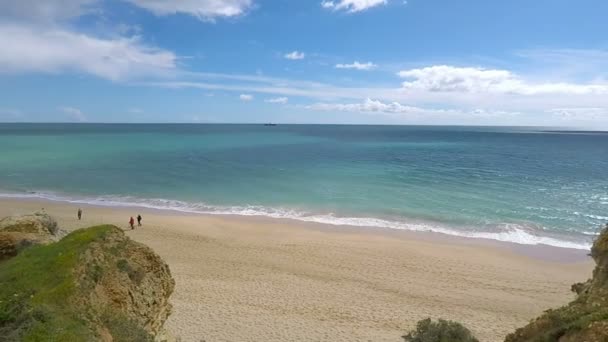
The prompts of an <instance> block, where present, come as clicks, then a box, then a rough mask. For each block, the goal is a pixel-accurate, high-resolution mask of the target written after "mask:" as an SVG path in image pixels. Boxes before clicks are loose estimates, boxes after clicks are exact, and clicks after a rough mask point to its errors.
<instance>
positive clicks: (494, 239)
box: [0, 193, 594, 252]
mask: <svg viewBox="0 0 608 342" xmlns="http://www.w3.org/2000/svg"><path fill="white" fill-rule="evenodd" d="M0 200H9V201H11V200H19V201H20V200H23V201H40V202H55V203H64V204H71V205H78V206H91V207H102V208H114V209H120V208H137V209H140V210H152V211H158V212H163V213H164V212H167V213H174V214H178V215H201V216H210V217H214V216H216V217H226V218H234V219H244V220H248V219H254V220H271V221H272V220H285V221H287V222H289V223H291V224H296V225H308V226H311V227H325V228H326V229H346V230H348V229H362V230H370V231H371V230H374V231H377V232H393V231H401V232H407V233H414V234H416V235H421V236H424V235H429V236H437V237H439V238H448V239H452V240H456V241H460V240H465V241H466V240H473V241H478V240H479V241H485V242H487V243H500V244H502V243H504V244H507V245H518V246H519V247H518V249H524V250H527V249H528V247H538V248H549V249H551V248H559V249H573V250H581V251H586V252H588V251H589V250H590V249H591V244H592V241H593V239H594V236H593V235H587V234H585V235H586V237H587V238H588V240H587V241H586V242H581V241H578V242H574V241H570V240H566V239H561V238H558V237H557V235H554V236H550V235H537V234H533V233H529V232H527V231H526V230H524V229H522V228H515V229H514V230H513V231H510V232H484V231H478V232H475V231H471V230H463V231H461V230H460V229H454V228H449V226H445V227H444V226H439V225H437V226H434V223H432V222H424V221H412V222H409V223H405V222H399V221H389V220H385V219H377V218H368V217H333V219H335V220H338V222H329V221H327V219H325V218H324V215H316V216H315V215H312V216H310V217H306V216H303V217H289V216H285V215H280V214H279V215H276V213H261V212H260V213H255V212H254V213H250V212H247V213H237V212H235V213H230V212H217V213H216V212H205V211H197V210H196V209H191V208H188V207H185V208H177V207H171V206H166V207H162V206H160V205H156V204H149V203H146V202H145V199H144V202H123V201H120V200H112V199H110V200H108V201H105V200H103V199H102V200H95V199H86V198H84V199H78V198H69V197H61V196H56V195H53V194H52V193H51V194H43V193H27V194H19V193H15V194H11V193H0ZM135 200H137V199H135ZM158 200H161V201H168V202H175V203H179V204H185V205H188V203H187V202H182V201H179V200H175V201H171V200H162V199H158ZM193 205H196V204H193ZM209 207H210V208H220V207H214V206H209ZM226 208H233V207H226ZM234 208H237V207H234ZM275 215H276V216H275ZM340 220H342V221H344V222H340ZM350 220H355V221H358V220H372V221H377V222H380V223H381V224H380V225H378V224H365V223H363V224H362V223H361V222H355V223H353V222H349V221H350ZM374 223H376V222H374ZM382 223H384V225H382ZM394 224H397V225H399V227H394V226H393V225H394ZM402 227H407V228H402ZM421 227H422V228H421ZM521 246H524V247H521Z"/></svg>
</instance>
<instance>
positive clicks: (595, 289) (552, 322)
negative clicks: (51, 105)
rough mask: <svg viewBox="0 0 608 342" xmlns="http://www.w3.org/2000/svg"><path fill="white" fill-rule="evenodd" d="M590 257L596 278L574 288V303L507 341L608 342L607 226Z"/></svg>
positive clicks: (540, 319) (573, 286)
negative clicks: (575, 294)
mask: <svg viewBox="0 0 608 342" xmlns="http://www.w3.org/2000/svg"><path fill="white" fill-rule="evenodd" d="M591 257H593V260H595V263H596V266H595V269H594V270H593V277H592V278H591V279H589V280H588V281H587V282H585V283H579V284H574V285H572V291H574V292H576V293H577V295H578V296H577V298H576V299H575V300H574V301H573V302H571V303H570V304H568V305H566V306H564V307H561V308H559V309H555V310H548V311H546V312H545V313H544V314H543V315H542V316H540V317H539V318H537V319H535V320H534V321H532V322H530V324H528V325H527V326H525V327H523V328H520V329H518V330H517V331H516V332H515V333H513V334H511V335H509V336H507V338H506V340H505V341H506V342H533V341H545V342H550V341H557V342H574V341H586V342H605V341H608V225H606V228H604V230H603V231H602V233H601V234H600V235H599V236H598V238H597V240H596V241H595V243H594V244H593V247H592V248H591Z"/></svg>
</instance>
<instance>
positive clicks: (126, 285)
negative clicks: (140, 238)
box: [76, 227, 175, 337]
mask: <svg viewBox="0 0 608 342" xmlns="http://www.w3.org/2000/svg"><path fill="white" fill-rule="evenodd" d="M76 276H77V282H78V284H79V286H80V287H81V289H82V293H85V295H84V296H82V297H78V298H76V300H77V301H80V302H81V303H79V304H80V305H86V306H88V307H89V308H90V311H91V312H92V313H93V315H94V317H95V320H96V321H97V322H96V325H98V326H99V327H101V328H100V329H99V330H100V331H98V332H99V334H100V336H102V337H103V336H108V335H113V334H114V333H115V332H113V331H112V327H111V324H109V323H108V319H112V317H110V318H108V317H104V315H106V314H107V313H110V312H111V313H112V314H113V315H115V314H117V313H118V314H120V315H122V316H123V318H121V319H128V320H131V321H133V322H135V323H137V325H138V326H140V327H142V328H143V329H144V330H145V331H146V332H148V333H149V334H150V335H151V336H154V337H158V336H159V334H160V333H161V331H162V328H163V324H164V323H165V321H166V320H167V318H168V317H169V315H170V313H171V304H170V303H169V297H170V296H171V294H172V293H173V290H174V288H175V281H174V280H173V278H172V277H171V273H170V271H169V266H168V265H167V264H166V263H165V262H164V261H163V260H162V259H161V258H160V257H159V256H158V255H157V254H156V253H154V251H152V249H150V248H149V247H147V246H145V245H143V244H140V243H137V242H135V241H132V240H131V239H129V238H128V237H127V236H126V235H125V234H124V232H123V231H122V230H120V229H119V228H116V227H113V229H112V230H111V231H110V232H109V233H108V234H107V235H106V236H105V237H104V239H103V240H100V241H95V242H93V243H91V244H90V246H89V248H87V250H86V251H85V252H84V253H83V254H82V256H81V259H80V262H79V267H78V268H77V269H76Z"/></svg>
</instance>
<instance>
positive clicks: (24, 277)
mask: <svg viewBox="0 0 608 342" xmlns="http://www.w3.org/2000/svg"><path fill="white" fill-rule="evenodd" d="M174 286H175V283H174V281H173V278H172V277H171V273H170V271H169V267H168V266H167V265H166V264H165V263H164V262H163V260H162V259H161V258H160V257H159V256H158V255H156V254H155V253H154V252H153V251H152V250H151V249H150V248H148V247H146V246H144V245H142V244H140V243H137V242H134V241H132V240H130V239H129V238H128V237H127V236H126V235H125V234H124V233H123V231H122V230H121V229H119V228H117V227H114V226H98V227H92V228H87V229H82V230H78V231H75V232H73V233H71V234H69V235H67V236H66V237H64V238H63V239H61V240H60V241H58V242H55V243H50V244H47V245H40V246H33V247H30V248H26V249H24V250H23V251H21V252H19V254H18V255H17V256H15V257H12V258H10V259H8V260H5V261H3V262H0V336H2V337H3V338H4V340H6V341H154V340H160V339H161V338H160V336H162V335H163V334H162V330H163V324H164V322H165V320H166V319H167V317H168V316H169V314H170V312H171V304H170V303H169V297H170V295H171V293H172V292H173V289H174Z"/></svg>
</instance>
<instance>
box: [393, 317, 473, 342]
mask: <svg viewBox="0 0 608 342" xmlns="http://www.w3.org/2000/svg"><path fill="white" fill-rule="evenodd" d="M403 339H404V340H405V341H406V342H478V340H477V339H476V338H475V337H474V336H473V334H472V333H471V332H470V331H469V329H467V328H465V327H464V326H463V325H462V324H460V323H457V322H453V321H446V320H443V319H440V320H438V321H437V322H433V321H431V319H430V318H427V319H424V320H422V321H420V322H418V324H417V325H416V330H413V331H410V332H409V333H408V334H407V335H405V336H403Z"/></svg>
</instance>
